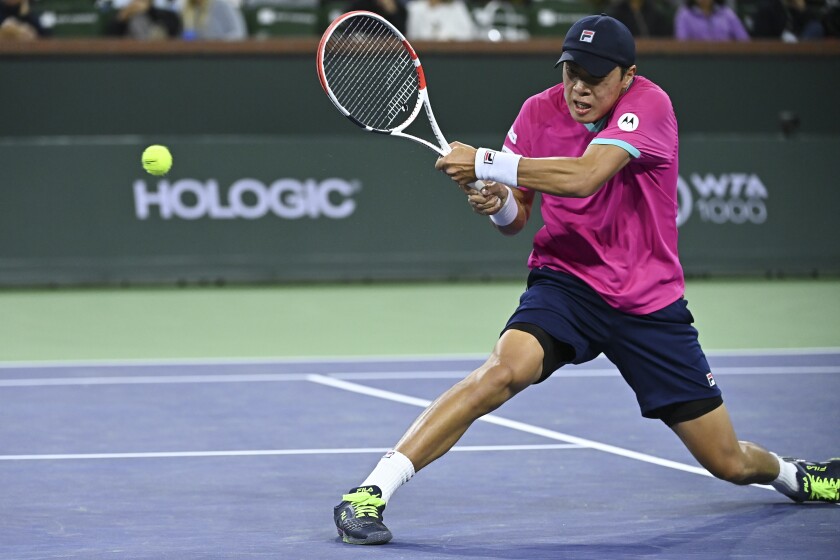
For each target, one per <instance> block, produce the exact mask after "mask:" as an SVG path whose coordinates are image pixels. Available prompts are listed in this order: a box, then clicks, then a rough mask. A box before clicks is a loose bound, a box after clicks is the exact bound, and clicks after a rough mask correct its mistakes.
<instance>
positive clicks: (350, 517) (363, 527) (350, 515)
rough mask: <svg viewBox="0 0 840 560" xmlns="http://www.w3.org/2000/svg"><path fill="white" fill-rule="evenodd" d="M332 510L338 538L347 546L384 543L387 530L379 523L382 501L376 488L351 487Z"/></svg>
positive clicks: (386, 537) (389, 533) (389, 532)
mask: <svg viewBox="0 0 840 560" xmlns="http://www.w3.org/2000/svg"><path fill="white" fill-rule="evenodd" d="M341 500H342V501H341V503H340V504H338V505H337V506H335V508H334V509H333V520H334V521H335V526H336V528H337V529H338V536H339V537H341V540H343V541H344V542H346V543H350V544H385V543H386V542H388V541H390V540H391V531H389V530H388V527H386V526H385V524H384V523H383V522H382V512H383V511H385V500H383V499H382V490H380V489H379V487H378V486H360V487H358V488H353V489H352V490H350V492H348V493H347V494H344V495H343V496H342V497H341Z"/></svg>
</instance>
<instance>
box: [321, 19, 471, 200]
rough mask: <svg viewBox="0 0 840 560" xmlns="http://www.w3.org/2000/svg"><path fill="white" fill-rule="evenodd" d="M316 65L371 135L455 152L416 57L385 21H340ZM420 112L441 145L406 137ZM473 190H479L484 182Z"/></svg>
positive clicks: (343, 108) (346, 111)
mask: <svg viewBox="0 0 840 560" xmlns="http://www.w3.org/2000/svg"><path fill="white" fill-rule="evenodd" d="M317 65H318V79H319V80H320V82H321V87H323V88H324V91H325V92H326V94H327V96H328V97H329V98H330V101H332V102H333V105H335V106H336V108H337V109H338V110H339V111H340V112H341V114H343V115H344V116H345V117H347V118H348V119H350V120H351V121H352V122H353V123H355V124H357V125H358V126H360V127H362V128H363V129H365V130H367V131H368V132H377V133H379V134H390V135H391V136H401V137H403V138H408V139H409V140H413V141H414V142H417V143H418V144H420V145H422V146H425V147H427V148H429V149H430V150H432V151H434V152H435V153H437V154H439V155H441V156H445V155H446V154H448V153H449V152H451V151H452V149H451V148H450V147H449V142H447V141H446V138H444V136H443V133H442V132H441V131H440V127H439V126H438V123H437V121H436V120H435V115H434V113H433V112H432V105H431V103H430V102H429V93H428V91H427V90H426V77H425V75H424V73H423V66H422V65H421V64H420V59H419V58H418V57H417V53H416V52H415V51H414V49H413V48H412V46H411V44H409V42H408V41H407V40H406V38H405V36H403V34H402V33H400V31H399V30H398V29H397V28H396V27H394V26H393V25H392V24H391V23H390V22H388V20H386V19H385V18H383V17H382V16H379V15H377V14H374V13H373V12H367V11H354V12H348V13H346V14H343V15H341V16H339V17H338V18H337V19H336V20H335V21H333V22H332V23H331V24H330V26H329V27H328V28H327V30H326V31H325V32H324V35H323V36H322V37H321V42H320V43H319V44H318V57H317ZM421 109H425V112H426V117H428V119H429V124H430V125H431V128H432V133H433V134H434V137H435V142H436V144H435V143H432V142H430V141H428V140H425V139H423V138H420V137H418V136H414V135H412V134H408V133H407V132H405V129H406V128H408V126H409V125H410V124H411V123H413V122H414V120H415V119H416V118H417V116H418V115H419V114H420V110H421ZM470 186H472V187H473V188H476V189H478V188H481V187H482V186H483V183H482V182H481V181H477V182H476V183H473V184H471V185H470Z"/></svg>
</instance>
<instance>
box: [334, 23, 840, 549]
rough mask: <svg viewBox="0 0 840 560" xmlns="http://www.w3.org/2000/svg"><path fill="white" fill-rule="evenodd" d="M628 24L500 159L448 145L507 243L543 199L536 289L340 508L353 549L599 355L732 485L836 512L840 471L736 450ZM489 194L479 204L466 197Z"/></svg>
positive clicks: (666, 130)
mask: <svg viewBox="0 0 840 560" xmlns="http://www.w3.org/2000/svg"><path fill="white" fill-rule="evenodd" d="M635 54H636V48H635V44H634V41H633V37H632V35H631V34H630V31H628V30H627V28H626V27H625V26H624V25H623V24H621V23H619V22H618V21H617V20H615V19H613V18H611V17H607V16H604V15H601V16H589V17H586V18H583V19H581V20H580V21H578V22H577V23H575V24H574V25H573V26H572V27H571V29H570V30H569V32H568V34H567V35H566V38H565V41H564V43H563V53H562V56H561V57H560V60H559V61H558V63H557V65H558V66H560V67H561V68H562V72H563V83H561V84H558V85H556V86H554V87H552V88H550V89H548V90H546V91H544V92H542V93H539V94H537V95H535V96H533V97H531V98H530V99H528V100H527V101H526V102H525V104H524V105H523V107H522V110H521V111H520V113H519V116H518V117H517V118H516V120H515V121H514V123H513V126H512V128H511V129H510V130H509V131H508V133H507V137H506V138H505V142H504V147H503V148H502V150H501V151H495V150H489V149H485V148H478V149H475V148H472V147H470V146H467V145H464V144H460V143H457V142H455V143H453V144H452V145H451V146H452V148H453V150H452V152H451V153H450V154H449V155H447V156H446V157H442V158H440V159H438V161H437V163H436V167H437V169H440V170H442V171H443V172H444V173H446V174H447V175H449V176H450V177H451V178H452V179H453V180H454V181H456V182H457V183H458V184H459V185H460V186H461V188H462V189H463V190H464V192H465V193H467V199H468V201H469V204H470V205H471V206H472V208H473V210H474V211H475V212H478V213H480V214H484V215H488V216H489V217H490V220H491V221H492V222H493V223H494V224H495V225H496V227H497V228H498V230H499V231H500V232H501V233H503V234H505V235H514V234H516V233H518V232H519V231H521V230H522V229H523V227H524V226H525V223H526V221H527V220H528V217H529V215H530V212H531V207H532V203H533V201H534V197H535V195H536V193H537V192H540V193H542V205H541V210H542V218H543V223H544V226H543V227H542V228H541V229H540V230H539V232H538V233H537V234H536V236H535V238H534V244H533V251H532V252H531V255H530V258H529V261H528V265H529V268H530V269H531V271H530V274H529V277H528V283H527V290H526V291H525V292H524V294H523V295H522V297H521V299H520V304H519V307H518V308H517V309H516V311H515V312H514V313H513V315H512V316H511V317H510V319H509V320H508V322H507V324H506V325H505V327H504V330H503V331H502V334H501V336H500V338H499V340H498V342H497V343H496V345H495V347H494V349H493V352H492V353H491V355H490V357H489V358H488V359H487V361H486V362H485V363H484V364H483V365H482V366H481V367H479V368H478V369H477V370H475V371H474V372H472V373H471V374H470V375H469V376H467V377H466V378H465V379H464V380H462V381H461V382H459V383H457V384H456V385H455V386H453V387H452V388H451V389H449V390H448V391H446V392H445V393H444V394H443V395H441V396H440V397H439V398H438V399H437V400H436V401H435V402H434V403H432V404H431V405H430V406H429V407H428V408H427V409H426V410H425V411H424V412H423V413H422V414H421V415H420V416H419V417H418V418H417V420H415V421H414V423H413V424H412V425H411V426H410V427H409V429H408V431H407V432H406V433H405V435H404V436H403V437H402V439H400V441H399V442H398V443H397V445H396V447H395V448H394V449H393V450H392V451H389V452H388V453H387V454H386V455H385V456H384V457H383V458H382V459H381V460H380V461H379V463H378V464H377V466H376V467H375V469H374V470H373V472H372V473H371V474H370V476H368V478H367V479H365V480H364V481H363V482H362V483H361V485H360V486H358V487H356V488H353V489H351V490H350V491H349V492H348V493H347V494H345V495H344V496H343V498H342V501H341V503H340V504H339V505H337V506H336V507H335V510H334V520H335V523H336V526H337V527H338V533H339V535H340V536H341V537H342V538H343V540H344V541H345V542H348V543H353V544H381V543H385V542H388V541H389V540H390V539H391V532H390V531H389V530H388V528H387V527H386V526H385V525H384V524H383V521H382V514H383V511H384V509H385V505H386V503H387V502H388V500H389V499H390V498H391V496H392V494H393V493H394V491H395V490H396V489H397V488H398V487H399V486H401V485H402V484H404V483H405V482H407V481H408V480H409V479H410V478H411V477H412V476H413V475H414V473H415V472H417V471H419V470H420V469H422V468H423V467H425V466H426V465H428V464H429V463H431V462H432V461H434V460H435V459H437V458H438V457H440V456H441V455H443V454H444V453H446V452H447V451H448V450H449V449H450V448H451V447H452V446H453V445H454V444H455V443H456V442H457V441H458V439H459V438H460V437H461V436H462V435H463V434H464V432H466V430H467V428H469V426H470V425H471V424H472V423H473V422H474V421H475V420H476V419H478V418H479V417H481V416H483V415H484V414H487V413H489V412H491V411H493V410H495V409H496V408H498V407H499V406H500V405H502V404H503V403H504V402H506V401H507V400H508V399H510V398H511V397H513V396H514V395H515V394H517V393H518V392H520V391H522V390H523V389H525V388H526V387H529V386H531V385H534V384H537V383H540V382H542V381H544V380H545V379H546V378H547V377H549V376H550V375H551V374H552V373H553V372H554V371H556V370H557V369H559V368H560V367H562V366H564V365H565V364H581V363H584V362H587V361H589V360H592V359H593V358H595V357H596V356H598V355H600V354H604V355H605V356H606V357H607V358H609V359H610V361H612V362H613V363H614V364H615V365H616V366H617V367H618V370H619V371H620V372H621V375H622V376H623V377H624V379H625V380H626V381H627V383H628V384H629V385H630V387H631V388H632V389H633V391H634V392H635V394H636V398H637V400H638V403H639V407H640V409H641V414H642V416H644V417H647V418H658V419H660V420H662V421H663V422H664V423H665V424H666V425H668V426H669V427H670V428H671V429H672V430H673V431H674V432H675V433H676V434H677V436H678V437H679V438H680V439H681V440H682V441H683V443H684V444H685V445H686V447H687V448H688V449H689V451H691V453H692V455H693V456H694V457H695V458H696V459H697V461H698V462H699V463H700V464H701V465H703V467H704V468H706V469H708V471H709V472H710V473H712V474H713V475H714V476H716V477H718V478H720V479H723V480H726V481H729V482H732V483H734V484H752V483H761V484H771V485H772V486H773V487H774V488H776V490H778V491H779V492H781V493H782V494H784V495H785V496H787V497H789V498H791V499H792V500H794V501H796V502H809V501H821V502H834V503H837V502H838V501H839V497H838V494H839V493H840V491H838V489H840V459H833V460H829V461H826V462H823V463H814V462H809V461H804V460H800V459H791V458H780V457H778V456H777V455H775V454H773V453H770V452H768V451H767V450H765V449H764V448H762V447H760V446H758V445H756V444H754V443H749V442H746V441H738V438H737V437H736V435H735V431H734V429H733V427H732V424H731V422H730V419H729V415H728V413H727V410H726V406H725V405H724V404H723V399H722V397H721V391H720V388H719V387H718V385H717V383H716V382H715V379H714V376H713V375H712V373H711V369H710V368H709V364H708V363H707V361H706V357H705V355H704V353H703V351H702V349H701V348H700V344H699V342H698V334H697V331H696V330H695V329H694V327H693V326H692V323H693V321H694V318H693V317H692V315H691V312H690V311H689V310H688V308H687V306H686V300H685V299H684V298H683V292H684V289H685V282H684V278H683V272H682V266H681V264H680V261H679V257H678V254H677V188H676V185H677V171H678V151H679V150H678V147H679V143H678V138H677V121H676V117H675V116H674V110H673V107H672V106H671V101H670V99H669V98H668V95H667V94H666V93H665V92H664V91H663V90H662V89H660V88H659V86H657V85H656V84H655V83H653V82H652V81H650V80H648V79H646V78H644V77H642V76H640V75H638V74H637V73H636V65H635V58H636V57H635ZM477 179H481V180H483V181H485V182H486V183H487V185H486V187H485V188H484V189H482V190H481V192H478V191H475V190H472V189H470V188H469V187H468V186H467V185H468V184H469V183H471V182H473V181H476V180H477Z"/></svg>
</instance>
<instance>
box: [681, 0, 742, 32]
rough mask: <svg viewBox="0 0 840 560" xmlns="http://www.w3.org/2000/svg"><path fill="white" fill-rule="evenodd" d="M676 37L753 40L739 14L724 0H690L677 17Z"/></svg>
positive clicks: (687, 0)
mask: <svg viewBox="0 0 840 560" xmlns="http://www.w3.org/2000/svg"><path fill="white" fill-rule="evenodd" d="M674 36H675V37H676V38H677V39H679V40H681V41H749V40H750V36H749V34H748V33H747V30H746V29H744V24H743V23H741V20H740V19H738V15H737V14H736V13H735V12H734V11H733V10H732V8H730V7H729V6H727V5H726V4H724V0H686V3H685V4H683V5H682V6H680V7H679V9H678V10H677V15H676V16H675V18H674Z"/></svg>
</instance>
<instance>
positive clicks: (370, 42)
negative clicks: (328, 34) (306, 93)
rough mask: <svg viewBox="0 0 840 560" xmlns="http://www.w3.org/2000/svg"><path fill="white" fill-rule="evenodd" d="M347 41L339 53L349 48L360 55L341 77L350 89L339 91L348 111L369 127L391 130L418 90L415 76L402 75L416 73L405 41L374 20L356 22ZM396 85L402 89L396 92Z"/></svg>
mask: <svg viewBox="0 0 840 560" xmlns="http://www.w3.org/2000/svg"><path fill="white" fill-rule="evenodd" d="M343 37H346V38H347V39H348V40H347V41H341V40H340V41H339V47H338V49H337V52H342V51H343V50H345V47H347V45H348V44H349V45H350V46H351V48H352V50H353V51H355V52H357V53H359V56H358V58H354V59H353V60H352V62H354V64H347V65H346V68H345V71H344V72H342V73H340V74H338V75H337V78H338V79H339V82H340V83H342V84H346V86H347V87H340V88H339V91H340V94H341V95H342V96H346V97H347V99H348V101H349V102H348V103H347V106H346V108H347V109H348V110H349V111H350V113H351V114H353V115H354V116H355V117H356V118H358V119H359V120H360V121H362V122H364V123H365V124H368V125H370V126H373V127H374V128H379V129H386V128H389V127H390V126H391V123H392V122H393V120H394V118H395V117H396V115H397V113H398V112H399V110H400V109H401V108H402V107H404V105H405V102H406V101H407V100H408V98H409V97H410V96H411V94H412V93H413V91H415V90H416V83H413V82H414V81H415V80H413V77H414V76H413V72H411V73H409V74H408V75H407V76H406V75H405V72H401V70H405V69H406V68H408V69H410V70H413V61H412V60H411V57H410V56H409V55H408V53H407V51H406V50H405V48H404V47H403V45H402V41H400V40H399V38H398V37H396V36H395V35H394V34H393V33H392V32H391V31H390V30H389V29H388V28H387V27H385V26H383V25H382V24H381V23H380V22H379V21H377V20H375V19H373V18H368V17H359V18H353V19H352V20H350V22H349V24H348V25H347V27H346V29H345V30H344V32H343ZM359 62H361V64H359ZM364 65H366V66H367V67H366V68H365V72H364V73H361V74H359V73H358V70H359V69H360V67H361V66H364ZM354 70H355V71H357V72H355V73H354ZM400 74H402V76H401V75H400ZM406 78H409V79H408V80H406ZM395 84H396V87H397V88H398V89H396V91H395V92H394V88H395ZM392 92H394V93H392ZM337 93H338V92H337ZM372 94H373V95H372ZM376 94H379V95H376Z"/></svg>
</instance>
